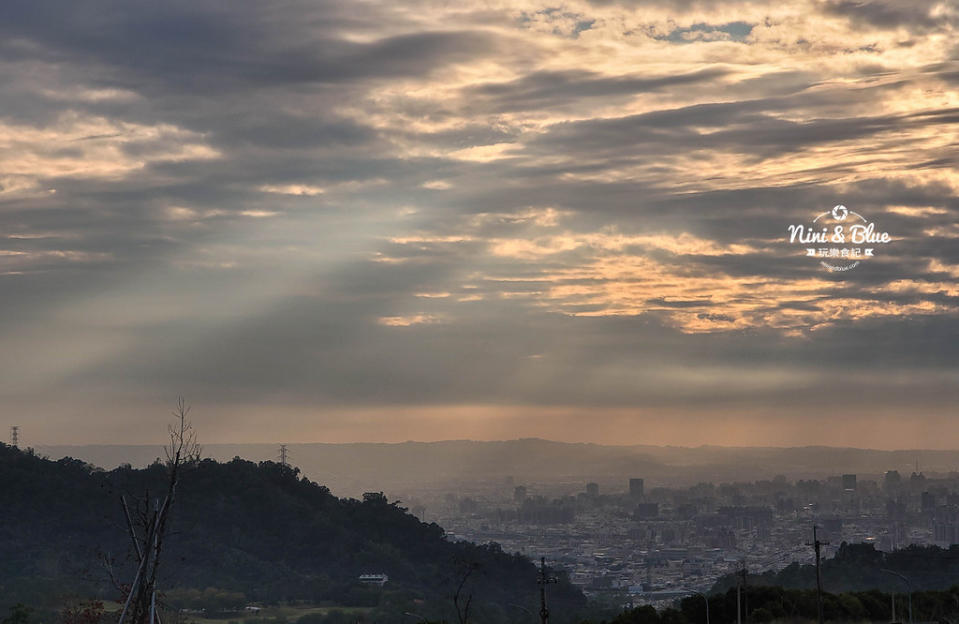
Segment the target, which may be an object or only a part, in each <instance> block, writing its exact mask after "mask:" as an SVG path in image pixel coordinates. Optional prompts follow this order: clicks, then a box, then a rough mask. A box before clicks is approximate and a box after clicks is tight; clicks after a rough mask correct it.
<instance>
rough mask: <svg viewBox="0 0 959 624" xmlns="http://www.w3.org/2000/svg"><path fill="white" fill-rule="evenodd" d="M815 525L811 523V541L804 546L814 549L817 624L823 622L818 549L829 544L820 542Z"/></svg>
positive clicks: (820, 560)
mask: <svg viewBox="0 0 959 624" xmlns="http://www.w3.org/2000/svg"><path fill="white" fill-rule="evenodd" d="M817 528H818V527H816V525H815V524H814V525H812V543H811V544H810V543H809V542H806V546H812V547H813V548H815V549H816V610H817V612H818V615H819V624H823V613H822V567H821V562H822V556H821V552H820V549H821V547H822V546H829V542H820V541H819V536H818V535H817V533H816V529H817Z"/></svg>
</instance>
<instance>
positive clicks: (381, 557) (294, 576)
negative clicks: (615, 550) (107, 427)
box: [0, 444, 586, 624]
mask: <svg viewBox="0 0 959 624" xmlns="http://www.w3.org/2000/svg"><path fill="white" fill-rule="evenodd" d="M165 477H166V472H165V470H164V467H163V465H162V464H160V463H159V462H158V463H156V464H154V465H153V466H150V467H148V468H145V469H140V470H138V469H133V468H130V467H129V466H125V467H120V468H117V469H115V470H112V471H109V472H106V471H102V470H99V469H97V468H95V467H93V466H90V465H88V464H85V463H84V462H81V461H79V460H74V459H69V458H67V459H61V460H59V461H50V460H47V459H43V458H40V457H37V456H36V455H34V454H32V453H30V452H25V451H20V450H18V449H15V448H13V447H10V446H6V445H2V444H0V483H3V487H2V488H0V552H3V553H4V556H3V557H2V558H0V610H2V611H6V610H7V609H9V608H10V607H11V606H12V605H14V604H16V603H25V604H27V605H30V606H31V607H35V608H43V607H45V606H51V605H56V604H60V603H62V601H63V600H64V597H65V596H80V597H84V598H95V599H99V600H104V601H112V600H116V599H117V598H118V596H119V591H118V590H117V589H116V588H115V587H114V586H113V585H112V584H111V583H110V582H108V578H109V574H108V569H112V571H113V573H114V574H115V575H116V576H117V577H118V578H120V579H130V578H131V577H132V575H133V565H132V564H133V557H132V553H131V551H130V539H129V536H128V534H127V532H126V529H125V524H124V521H123V511H122V508H121V506H120V502H119V501H120V495H121V494H124V493H125V494H126V495H128V496H143V495H144V493H146V492H154V493H157V492H162V491H163V486H164V479H165ZM148 502H152V500H151V501H148ZM171 523H172V525H171V528H170V531H169V534H168V539H167V544H166V546H165V548H164V563H163V565H162V566H161V567H162V573H161V579H160V584H159V588H160V591H161V592H164V593H169V594H170V596H171V597H173V598H175V597H176V596H177V595H178V594H177V592H180V595H182V596H188V595H189V590H205V589H206V588H211V587H212V588H218V590H219V591H222V592H226V593H227V594H232V597H231V599H230V600H231V601H233V602H236V601H238V600H240V597H241V596H242V601H243V602H256V603H259V604H265V605H270V604H278V603H281V602H286V603H294V602H297V601H306V602H310V603H325V604H340V605H344V606H363V607H371V608H377V609H385V610H388V611H391V612H395V613H399V619H400V620H402V619H403V616H402V612H403V610H407V611H415V612H418V613H423V614H425V615H427V616H428V617H434V616H435V617H436V618H437V619H447V620H450V621H457V613H456V611H455V607H454V605H453V603H452V596H453V593H454V592H455V590H456V588H457V587H459V586H460V584H461V583H462V588H461V603H464V602H465V601H466V600H467V598H470V599H471V602H470V608H471V611H472V614H473V616H474V617H475V618H480V617H481V616H482V619H483V621H484V622H494V623H495V622H506V621H509V620H510V618H511V617H512V615H513V614H512V613H511V612H510V608H509V607H507V606H506V605H509V604H519V605H522V606H523V607H525V608H528V609H534V608H535V605H536V598H537V594H536V575H537V569H536V566H534V564H533V563H532V562H530V561H529V560H528V559H526V558H525V557H522V556H520V555H518V554H509V553H505V552H503V551H502V550H501V549H500V548H499V547H498V546H496V545H475V544H471V543H467V542H454V541H451V540H448V539H447V538H446V536H445V534H444V531H443V529H442V528H441V527H439V526H438V525H436V524H425V523H423V522H420V521H419V520H418V519H417V518H416V517H414V516H412V515H411V514H409V513H407V511H406V510H405V509H404V508H403V507H402V506H401V505H400V504H398V503H397V502H389V501H388V500H387V499H386V497H385V496H383V495H382V494H379V493H370V494H366V495H364V497H363V499H362V500H355V499H341V498H337V497H336V496H333V495H332V494H331V493H330V491H329V490H328V489H327V488H325V487H323V486H321V485H319V484H317V483H314V482H312V481H310V480H308V479H306V478H304V477H302V476H301V475H300V474H299V471H298V470H297V469H295V468H291V467H289V466H286V465H282V464H278V463H274V462H262V463H259V464H254V463H252V462H249V461H245V460H242V459H239V458H235V459H234V460H233V461H230V462H226V463H219V462H216V461H212V460H204V461H201V462H198V463H197V464H196V465H195V466H193V467H192V468H191V469H190V470H189V471H187V472H186V473H184V475H183V477H182V480H181V482H180V486H179V491H178V494H177V501H176V505H175V508H174V510H173V514H172V517H171ZM365 573H385V574H387V575H388V576H389V579H390V580H389V582H388V583H387V584H386V586H384V587H383V588H376V587H370V586H367V585H363V584H361V583H360V582H359V581H358V577H359V575H361V574H365ZM559 576H560V577H561V582H560V583H559V584H558V585H556V586H552V587H551V593H552V595H553V600H554V601H555V603H556V605H557V607H558V609H559V611H558V613H564V614H568V617H567V620H568V619H570V618H572V617H573V614H575V613H577V612H579V610H580V609H582V608H583V607H584V606H585V604H586V601H585V598H584V596H583V595H582V593H581V592H580V591H579V590H578V589H576V588H575V587H573V586H572V585H571V584H570V583H569V582H568V579H567V578H566V577H565V576H564V575H562V574H560V575H559ZM464 579H465V580H464ZM184 592H185V593H184ZM389 619H392V618H389ZM405 619H406V620H407V621H408V620H409V618H405ZM382 621H387V618H384V619H383V620H382ZM477 621H478V619H477ZM407 624H408V622H407Z"/></svg>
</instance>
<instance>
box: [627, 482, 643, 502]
mask: <svg viewBox="0 0 959 624" xmlns="http://www.w3.org/2000/svg"><path fill="white" fill-rule="evenodd" d="M629 495H630V497H632V498H642V497H643V480H642V479H630V480H629Z"/></svg>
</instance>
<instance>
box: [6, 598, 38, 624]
mask: <svg viewBox="0 0 959 624" xmlns="http://www.w3.org/2000/svg"><path fill="white" fill-rule="evenodd" d="M32 611H33V610H32V609H30V608H29V607H27V606H25V605H24V604H22V603H17V604H15V605H14V606H12V607H10V615H8V616H7V617H5V618H3V620H0V624H30V613H31V612H32Z"/></svg>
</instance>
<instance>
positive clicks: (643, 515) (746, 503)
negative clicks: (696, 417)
mask: <svg viewBox="0 0 959 624" xmlns="http://www.w3.org/2000/svg"><path fill="white" fill-rule="evenodd" d="M650 485H651V484H649V483H647V482H646V481H644V480H643V479H641V478H633V479H629V480H628V481H626V480H622V481H618V482H617V481H612V480H607V481H606V482H602V481H601V480H596V481H591V482H586V483H583V482H582V481H579V482H562V481H557V482H553V483H526V484H522V485H517V484H515V483H513V480H512V479H505V480H503V479H498V480H487V481H477V482H473V483H458V484H456V485H455V488H454V489H447V490H446V491H442V490H440V489H434V490H421V491H418V492H413V493H410V495H409V496H408V497H407V498H406V500H413V501H415V502H414V503H413V505H412V506H411V511H412V512H413V513H414V514H416V515H418V516H419V517H420V518H421V519H424V520H428V521H431V522H437V523H438V524H439V525H440V526H442V527H443V528H444V529H446V531H447V533H448V535H449V536H450V538H451V539H467V540H470V541H474V542H477V543H486V542H496V543H498V544H500V545H501V546H502V548H503V549H504V550H506V551H508V552H520V553H523V554H526V555H529V556H530V557H531V558H533V559H538V558H539V557H540V556H546V557H547V559H548V560H549V561H550V562H551V564H552V565H555V566H556V567H559V568H561V569H564V570H565V571H567V573H568V574H569V575H570V577H571V580H572V581H573V582H574V583H576V584H578V585H579V586H581V587H582V588H583V589H584V590H585V591H586V592H587V593H590V594H592V595H594V596H597V597H601V596H602V595H604V594H608V595H610V596H615V597H616V599H617V600H622V599H623V597H626V599H627V600H634V601H644V602H652V603H656V602H657V601H658V600H672V599H674V598H675V597H676V596H677V595H683V594H684V593H687V592H694V591H706V590H708V589H710V588H711V587H712V585H713V584H714V583H715V582H716V580H717V579H719V578H720V577H721V576H724V575H726V574H728V573H730V572H733V571H737V570H741V569H742V568H743V567H744V566H745V568H746V569H748V571H749V572H750V573H751V574H752V573H759V572H763V571H767V570H779V569H781V568H784V567H786V566H787V565H789V564H790V563H792V562H794V561H795V562H799V563H811V562H812V561H813V558H814V552H813V549H812V547H811V546H809V545H808V543H809V542H811V541H812V527H813V525H816V526H818V527H819V537H820V539H822V540H824V541H827V542H829V545H828V546H826V547H825V548H824V551H823V556H824V557H829V556H831V554H832V551H833V550H835V549H836V548H838V546H839V544H840V543H841V542H843V541H846V542H853V543H855V542H866V543H873V544H875V545H876V547H877V548H878V549H880V550H891V549H896V548H903V547H905V546H908V545H910V544H939V545H943V546H947V545H949V544H952V543H959V473H950V474H947V475H937V476H934V477H927V476H926V475H924V474H922V473H920V472H916V473H913V474H912V475H911V476H908V477H907V476H902V475H900V474H899V473H898V472H896V471H889V472H887V473H885V474H884V475H854V474H845V475H837V476H835V477H831V478H828V479H824V480H798V481H789V480H787V479H786V478H785V477H781V476H780V477H776V478H774V479H771V480H760V481H754V482H748V483H722V484H714V483H700V484H697V485H694V486H691V487H659V486H655V485H654V486H653V487H650Z"/></svg>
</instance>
